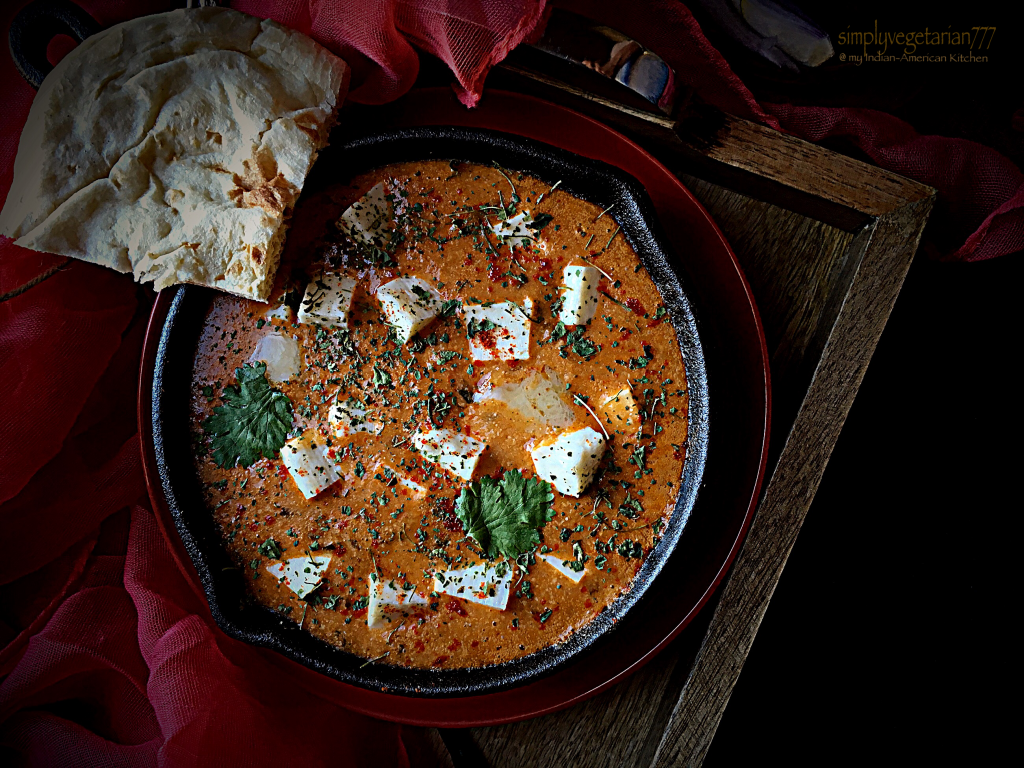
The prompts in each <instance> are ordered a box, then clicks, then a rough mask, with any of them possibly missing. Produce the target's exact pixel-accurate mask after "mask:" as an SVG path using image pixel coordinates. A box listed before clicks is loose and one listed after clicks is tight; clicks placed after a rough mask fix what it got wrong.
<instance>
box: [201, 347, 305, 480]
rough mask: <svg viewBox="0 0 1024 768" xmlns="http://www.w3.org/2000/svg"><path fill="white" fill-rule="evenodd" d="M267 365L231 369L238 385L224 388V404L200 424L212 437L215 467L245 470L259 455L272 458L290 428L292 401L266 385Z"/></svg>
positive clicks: (247, 365)
mask: <svg viewBox="0 0 1024 768" xmlns="http://www.w3.org/2000/svg"><path fill="white" fill-rule="evenodd" d="M266 373H267V364H266V363H255V364H252V365H250V364H249V363H246V364H245V365H243V366H242V367H241V368H237V369H235V377H236V378H237V379H238V386H237V387H235V386H230V385H229V386H226V387H224V394H223V395H222V397H223V400H224V405H218V406H217V407H216V408H214V409H213V415H212V416H210V417H209V418H207V419H206V421H204V422H203V432H205V433H206V434H207V435H208V436H210V437H212V444H213V460H214V461H215V462H217V466H219V467H233V466H235V464H236V463H237V464H240V465H241V466H243V467H248V466H250V465H252V464H255V463H256V462H257V461H258V460H259V458H260V456H266V457H267V458H270V457H272V456H274V454H276V453H277V452H278V451H279V450H281V446H283V445H284V443H285V440H287V439H288V430H289V429H291V426H292V402H291V400H289V399H288V396H287V395H286V394H284V393H283V392H280V391H278V390H276V389H272V388H271V386H270V384H269V383H268V382H267V376H266Z"/></svg>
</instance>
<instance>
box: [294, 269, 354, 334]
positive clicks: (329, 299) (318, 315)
mask: <svg viewBox="0 0 1024 768" xmlns="http://www.w3.org/2000/svg"><path fill="white" fill-rule="evenodd" d="M355 289H356V281H355V280H354V279H352V278H351V277H346V276H345V275H342V274H339V273H337V272H325V273H324V274H322V275H320V276H319V277H317V278H316V279H315V280H312V281H311V282H310V284H309V285H307V286H306V294H305V295H304V296H303V297H302V303H301V304H300V305H299V322H300V323H305V324H310V323H319V324H320V325H337V326H342V327H344V326H346V325H348V313H349V311H350V310H351V309H352V295H353V293H354V292H355Z"/></svg>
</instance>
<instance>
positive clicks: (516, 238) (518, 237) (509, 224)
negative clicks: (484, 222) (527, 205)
mask: <svg viewBox="0 0 1024 768" xmlns="http://www.w3.org/2000/svg"><path fill="white" fill-rule="evenodd" d="M530 221H532V219H531V218H530V212H529V211H526V212H524V213H519V214H516V215H515V216H513V217H512V218H511V219H505V221H499V222H498V223H497V224H491V231H492V232H493V233H494V234H495V235H496V236H497V237H498V239H499V240H501V241H502V242H503V243H505V244H506V245H509V246H512V247H515V246H519V247H520V248H526V247H527V246H529V245H532V244H534V243H535V242H537V233H536V232H534V231H533V230H532V229H530V228H529V227H528V226H527V223H528V222H530Z"/></svg>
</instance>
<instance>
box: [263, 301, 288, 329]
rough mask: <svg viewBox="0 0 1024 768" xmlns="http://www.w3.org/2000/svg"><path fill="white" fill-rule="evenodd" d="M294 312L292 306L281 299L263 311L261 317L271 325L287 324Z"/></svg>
mask: <svg viewBox="0 0 1024 768" xmlns="http://www.w3.org/2000/svg"><path fill="white" fill-rule="evenodd" d="M293 317H294V313H293V312H292V308H291V307H289V306H288V305H287V304H285V303H284V302H283V301H282V302H279V303H277V304H275V305H273V306H271V307H269V308H268V309H266V310H264V312H263V319H264V320H266V321H267V322H268V323H271V324H273V325H288V324H290V323H291V322H292V318H293Z"/></svg>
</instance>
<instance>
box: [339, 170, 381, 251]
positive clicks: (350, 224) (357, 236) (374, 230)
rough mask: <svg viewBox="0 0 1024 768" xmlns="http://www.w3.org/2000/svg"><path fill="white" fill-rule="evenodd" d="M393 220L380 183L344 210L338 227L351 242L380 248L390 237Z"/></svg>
mask: <svg viewBox="0 0 1024 768" xmlns="http://www.w3.org/2000/svg"><path fill="white" fill-rule="evenodd" d="M393 219H394V211H393V208H392V206H391V203H390V202H389V201H388V199H387V193H386V191H385V190H384V183H383V182H380V183H378V184H374V185H373V186H372V187H371V188H370V191H369V192H367V193H366V194H365V195H363V196H362V197H361V198H359V199H358V200H356V202H354V203H352V205H350V206H349V207H348V208H346V209H345V212H344V213H343V214H341V218H340V219H338V226H339V227H340V228H341V229H342V230H343V231H344V232H345V233H347V234H348V236H349V237H351V238H352V239H353V240H358V241H360V242H363V243H366V244H367V245H378V246H380V245H381V244H382V241H383V240H385V239H388V238H390V236H391V227H390V224H391V222H392V221H393Z"/></svg>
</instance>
